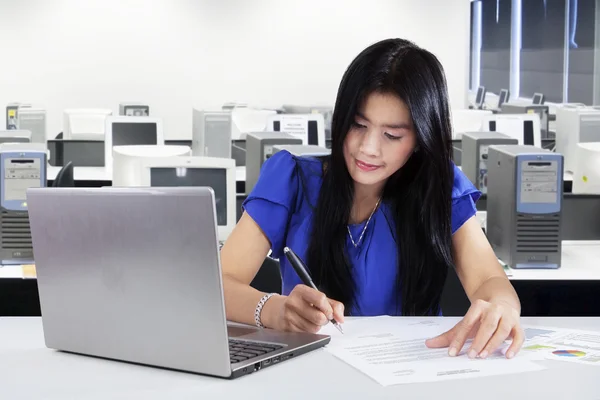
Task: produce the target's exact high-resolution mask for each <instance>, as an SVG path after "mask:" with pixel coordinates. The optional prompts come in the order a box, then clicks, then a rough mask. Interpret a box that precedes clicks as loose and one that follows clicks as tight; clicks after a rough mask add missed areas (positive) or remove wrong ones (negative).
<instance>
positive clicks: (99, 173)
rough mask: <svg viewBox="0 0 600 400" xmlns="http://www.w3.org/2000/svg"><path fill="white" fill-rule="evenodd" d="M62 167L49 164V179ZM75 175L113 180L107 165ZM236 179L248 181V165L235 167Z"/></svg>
mask: <svg viewBox="0 0 600 400" xmlns="http://www.w3.org/2000/svg"><path fill="white" fill-rule="evenodd" d="M61 168H62V167H54V166H52V165H48V168H47V170H46V172H47V174H46V175H47V178H48V180H54V179H55V178H56V175H57V174H58V172H59V171H60V170H61ZM73 177H74V178H75V180H76V181H112V174H111V173H110V172H109V171H107V170H106V168H105V167H75V168H74V169H73ZM235 180H236V181H237V182H240V181H241V182H246V167H245V166H238V167H236V168H235Z"/></svg>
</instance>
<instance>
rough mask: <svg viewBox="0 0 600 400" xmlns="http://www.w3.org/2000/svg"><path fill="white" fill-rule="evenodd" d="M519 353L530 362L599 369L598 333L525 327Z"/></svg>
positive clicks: (599, 346) (599, 338) (599, 345)
mask: <svg viewBox="0 0 600 400" xmlns="http://www.w3.org/2000/svg"><path fill="white" fill-rule="evenodd" d="M525 335H526V337H527V341H526V342H525V344H524V345H523V349H522V350H521V352H522V353H523V354H524V355H525V356H527V357H528V358H529V359H531V360H556V361H567V362H574V363H579V364H585V365H595V366H597V367H600V332H592V331H582V330H575V329H556V328H546V327H525Z"/></svg>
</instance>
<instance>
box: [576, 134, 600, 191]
mask: <svg viewBox="0 0 600 400" xmlns="http://www.w3.org/2000/svg"><path fill="white" fill-rule="evenodd" d="M572 191H573V193H574V194H579V193H586V194H600V142H594V143H579V144H577V148H576V151H575V168H574V170H573V190H572Z"/></svg>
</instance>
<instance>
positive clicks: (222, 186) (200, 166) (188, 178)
mask: <svg viewBox="0 0 600 400" xmlns="http://www.w3.org/2000/svg"><path fill="white" fill-rule="evenodd" d="M140 166H141V173H140V177H141V182H140V186H144V187H165V186H208V187H211V188H212V189H213V191H214V193H215V206H216V210H217V225H218V230H219V241H222V242H223V241H225V240H226V239H227V237H228V236H229V234H230V233H231V231H233V228H234V227H235V224H236V194H235V193H236V182H235V160H233V159H226V158H220V157H165V158H147V159H144V160H141V162H140Z"/></svg>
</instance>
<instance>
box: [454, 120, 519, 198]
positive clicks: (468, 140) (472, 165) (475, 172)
mask: <svg viewBox="0 0 600 400" xmlns="http://www.w3.org/2000/svg"><path fill="white" fill-rule="evenodd" d="M503 144H518V140H517V139H515V138H513V137H510V136H508V135H505V134H503V133H500V132H468V133H463V136H462V171H463V172H464V174H465V175H466V176H467V178H469V180H470V181H471V182H472V183H473V184H474V185H475V187H476V188H477V189H479V191H481V193H484V194H485V193H487V188H488V156H489V147H490V146H492V145H503Z"/></svg>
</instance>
